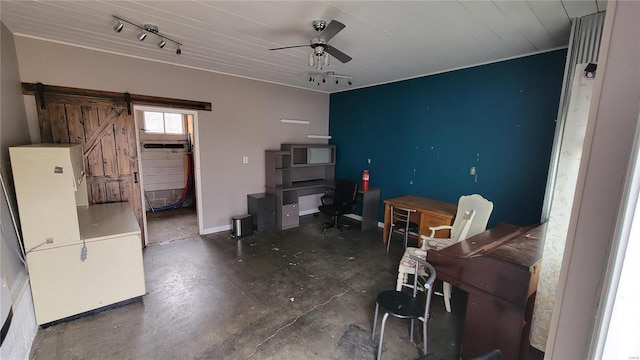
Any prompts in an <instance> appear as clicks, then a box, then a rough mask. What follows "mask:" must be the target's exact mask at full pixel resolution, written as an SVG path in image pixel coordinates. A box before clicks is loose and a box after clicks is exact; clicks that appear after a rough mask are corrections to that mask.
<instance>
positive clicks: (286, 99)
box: [15, 37, 329, 232]
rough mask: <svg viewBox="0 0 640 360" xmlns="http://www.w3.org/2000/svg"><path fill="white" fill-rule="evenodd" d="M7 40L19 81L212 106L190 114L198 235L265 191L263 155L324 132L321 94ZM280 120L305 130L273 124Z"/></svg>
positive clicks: (325, 100) (325, 109)
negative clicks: (196, 161)
mask: <svg viewBox="0 0 640 360" xmlns="http://www.w3.org/2000/svg"><path fill="white" fill-rule="evenodd" d="M15 41H16V49H17V54H18V63H19V65H20V75H21V80H22V81H23V82H41V83H44V84H47V85H59V86H69V87H76V88H86V89H96V90H105V91H116V92H127V91H128V92H130V93H132V94H143V95H151V96H161V97H170V98H179V99H186V100H196V101H207V102H211V103H212V106H213V111H211V112H208V111H200V112H199V113H198V129H197V131H198V138H199V140H200V144H199V146H200V166H201V168H200V171H201V175H202V178H201V180H202V184H201V189H202V197H201V199H199V200H200V201H201V205H202V209H203V213H204V219H203V224H202V227H203V228H204V229H205V232H213V231H216V230H222V229H224V228H229V225H230V223H231V217H232V216H234V215H239V214H243V213H246V212H247V200H246V195H247V194H251V193H257V192H263V191H264V190H265V188H264V183H265V177H264V171H265V168H264V150H265V149H275V148H279V146H280V144H281V143H285V142H295V143H301V142H302V143H305V142H307V141H306V138H305V135H306V134H326V133H327V132H328V129H329V125H328V121H329V95H328V94H325V93H320V92H315V91H309V90H302V89H297V88H291V87H286V86H282V85H276V84H270V83H265V82H260V81H255V80H249V79H244V78H238V77H232V76H227V75H221V74H216V73H211V72H205V71H200V70H195V69H191V68H186V67H180V66H173V65H168V64H163V63H158V62H152V61H145V60H141V59H135V58H130V57H126V56H120V55H115V54H108V53H102V52H98V51H94V50H88V49H82V48H77V47H72V46H67V45H61V44H56V43H50V42H45V41H41V40H36V39H31V38H25V37H16V40H15ZM178 60H179V59H178ZM280 118H290V119H307V120H311V124H310V125H306V126H305V125H290V124H281V123H280V122H279V119H280ZM243 156H247V157H248V158H249V163H248V164H243V163H242V158H243Z"/></svg>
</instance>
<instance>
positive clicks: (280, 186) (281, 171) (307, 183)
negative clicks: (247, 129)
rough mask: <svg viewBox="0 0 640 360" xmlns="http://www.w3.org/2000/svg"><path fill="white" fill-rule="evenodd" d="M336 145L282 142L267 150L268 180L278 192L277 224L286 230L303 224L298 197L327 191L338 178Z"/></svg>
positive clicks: (268, 185)
mask: <svg viewBox="0 0 640 360" xmlns="http://www.w3.org/2000/svg"><path fill="white" fill-rule="evenodd" d="M335 159H336V146H335V145H323V144H282V145H281V147H280V149H279V150H266V151H265V165H266V171H265V184H266V190H267V193H269V194H274V195H275V196H276V225H277V228H278V229H281V230H284V229H289V228H293V227H297V226H298V225H299V216H300V215H299V210H298V207H299V205H298V198H299V197H300V196H305V195H312V194H318V193H326V192H327V189H328V188H331V187H332V186H333V182H334V180H335Z"/></svg>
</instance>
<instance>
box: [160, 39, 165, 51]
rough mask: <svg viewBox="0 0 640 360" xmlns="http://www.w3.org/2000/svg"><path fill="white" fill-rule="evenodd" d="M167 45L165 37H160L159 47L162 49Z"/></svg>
mask: <svg viewBox="0 0 640 360" xmlns="http://www.w3.org/2000/svg"><path fill="white" fill-rule="evenodd" d="M165 45H167V42H166V41H164V39H160V42H158V47H159V48H160V49H162V48H163V47H164V46H165Z"/></svg>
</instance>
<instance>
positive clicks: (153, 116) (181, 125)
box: [143, 111, 185, 134]
mask: <svg viewBox="0 0 640 360" xmlns="http://www.w3.org/2000/svg"><path fill="white" fill-rule="evenodd" d="M143 113H144V116H143V119H144V132H145V133H147V134H185V115H184V114H177V113H169V112H156V111H144V112H143Z"/></svg>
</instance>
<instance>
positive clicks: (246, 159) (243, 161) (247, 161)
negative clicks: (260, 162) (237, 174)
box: [242, 156, 249, 164]
mask: <svg viewBox="0 0 640 360" xmlns="http://www.w3.org/2000/svg"><path fill="white" fill-rule="evenodd" d="M242 163H243V164H248V163H249V157H248V156H243V157H242Z"/></svg>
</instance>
